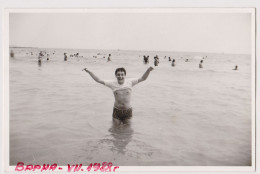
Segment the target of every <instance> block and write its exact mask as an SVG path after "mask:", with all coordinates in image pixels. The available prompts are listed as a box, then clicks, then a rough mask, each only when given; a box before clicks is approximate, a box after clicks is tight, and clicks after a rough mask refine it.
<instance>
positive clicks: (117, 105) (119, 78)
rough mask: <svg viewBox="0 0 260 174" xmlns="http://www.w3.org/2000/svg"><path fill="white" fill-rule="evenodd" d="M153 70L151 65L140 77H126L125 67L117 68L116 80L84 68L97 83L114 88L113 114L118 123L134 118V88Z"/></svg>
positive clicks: (127, 121)
mask: <svg viewBox="0 0 260 174" xmlns="http://www.w3.org/2000/svg"><path fill="white" fill-rule="evenodd" d="M152 70H153V67H149V68H148V69H147V70H146V72H145V73H144V74H143V75H142V76H141V77H140V78H135V79H126V78H125V77H126V70H125V68H123V67H122V68H117V69H116V70H115V76H116V80H101V79H99V78H98V77H97V76H96V75H95V74H94V73H93V72H91V71H90V70H88V69H87V68H84V69H83V70H82V71H86V72H87V73H88V74H89V75H90V76H91V77H92V78H93V79H94V80H95V81H96V82H97V83H100V84H103V85H105V86H107V87H109V88H111V89H112V91H113V94H114V98H115V102H114V109H113V114H112V117H113V121H114V122H115V123H116V124H121V123H123V124H127V123H129V121H130V119H131V118H132V106H131V94H132V88H133V86H135V85H137V84H138V83H140V82H143V81H145V80H146V79H147V77H148V76H149V74H150V72H151V71H152ZM100 107H101V106H100Z"/></svg>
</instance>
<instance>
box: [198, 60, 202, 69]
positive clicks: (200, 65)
mask: <svg viewBox="0 0 260 174" xmlns="http://www.w3.org/2000/svg"><path fill="white" fill-rule="evenodd" d="M202 63H203V60H201V61H200V64H199V68H203V66H202Z"/></svg>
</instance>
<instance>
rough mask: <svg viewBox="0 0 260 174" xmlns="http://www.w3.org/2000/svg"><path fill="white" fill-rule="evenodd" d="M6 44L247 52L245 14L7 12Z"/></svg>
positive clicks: (248, 25)
mask: <svg viewBox="0 0 260 174" xmlns="http://www.w3.org/2000/svg"><path fill="white" fill-rule="evenodd" d="M9 41H10V43H9V44H10V45H11V46H21V47H40V48H71V49H120V50H147V51H181V52H214V53H236V54H250V53H251V14H249V13H140V12H139V13H105V12H103V13H10V15H9Z"/></svg>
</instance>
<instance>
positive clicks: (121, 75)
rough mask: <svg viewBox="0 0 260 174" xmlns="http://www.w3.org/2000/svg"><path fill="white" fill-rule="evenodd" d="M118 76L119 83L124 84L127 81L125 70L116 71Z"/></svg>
mask: <svg viewBox="0 0 260 174" xmlns="http://www.w3.org/2000/svg"><path fill="white" fill-rule="evenodd" d="M116 78H117V82H118V83H119V84H123V83H124V82H125V72H123V71H118V72H117V73H116Z"/></svg>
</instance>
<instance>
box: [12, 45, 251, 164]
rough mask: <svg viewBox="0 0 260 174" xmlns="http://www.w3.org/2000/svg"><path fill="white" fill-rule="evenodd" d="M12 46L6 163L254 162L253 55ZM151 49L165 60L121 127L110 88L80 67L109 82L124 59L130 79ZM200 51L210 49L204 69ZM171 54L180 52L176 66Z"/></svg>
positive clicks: (136, 95)
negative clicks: (116, 122) (115, 118)
mask: <svg viewBox="0 0 260 174" xmlns="http://www.w3.org/2000/svg"><path fill="white" fill-rule="evenodd" d="M10 50H12V51H13V52H14V57H10V58H9V83H10V94H9V96H10V165H16V164H17V162H24V163H25V164H40V165H41V164H53V163H57V164H58V165H61V166H62V165H65V166H66V165H67V164H71V165H72V164H80V163H82V164H83V165H88V164H89V163H95V162H100V163H101V162H112V163H113V165H119V166H241V165H242V166H248V165H251V150H252V149H251V145H252V144H251V133H252V132H251V126H252V118H251V114H252V113H251V112H252V111H251V106H252V103H251V100H252V97H253V96H252V95H251V92H252V91H251V88H252V86H251V82H252V74H251V66H252V64H251V58H250V55H232V54H213V53H178V52H155V51H154V52H151V51H150V52H149V51H123V50H73V49H45V50H44V49H39V48H10ZM41 50H44V51H46V53H48V54H50V60H49V61H47V60H46V56H45V57H43V59H42V62H41V64H39V63H38V58H37V55H36V54H39V52H40V51H41ZM31 52H32V53H33V55H31ZM64 52H66V53H67V56H68V61H64ZM76 53H79V56H78V57H75V56H74V57H70V55H71V54H76ZM108 54H111V55H112V56H111V59H112V61H111V62H107V56H108ZM143 55H149V56H150V57H149V58H150V62H149V64H147V65H145V64H143ZM155 55H158V56H159V58H160V60H159V61H160V63H159V66H156V67H154V70H153V71H152V72H151V73H150V76H149V77H148V79H147V80H146V81H144V82H142V83H140V84H138V85H136V86H134V88H133V92H132V107H133V118H132V121H131V125H124V126H120V127H116V126H115V125H113V124H112V111H113V104H114V96H113V93H112V91H111V90H110V89H109V88H107V87H106V86H104V85H101V84H98V83H96V82H95V81H94V80H93V79H92V78H91V77H90V76H89V75H88V74H87V73H86V72H84V71H82V69H83V68H85V67H87V68H88V69H89V70H91V71H92V72H94V73H95V74H96V75H97V76H98V77H99V78H100V79H103V80H108V79H115V76H114V71H115V69H116V68H117V67H125V68H126V71H127V74H126V77H127V78H139V77H141V76H142V75H143V73H144V72H145V71H146V69H147V68H148V67H149V66H153V57H154V56H155ZM165 56H166V58H164V57H165ZM196 56H200V57H204V59H203V61H204V62H203V68H202V69H199V62H200V60H199V59H198V57H196ZM168 57H171V59H173V58H174V59H175V60H176V61H175V64H176V66H175V67H172V66H171V62H170V61H169V60H168ZM194 57H195V58H194ZM186 59H189V61H188V62H185V60H186ZM235 65H238V70H237V71H235V70H232V69H233V68H234V67H235Z"/></svg>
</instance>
